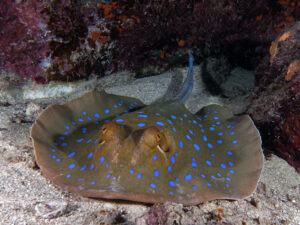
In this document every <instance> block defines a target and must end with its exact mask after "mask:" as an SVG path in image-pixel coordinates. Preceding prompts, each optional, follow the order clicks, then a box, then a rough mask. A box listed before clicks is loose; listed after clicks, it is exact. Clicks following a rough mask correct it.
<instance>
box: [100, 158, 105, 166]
mask: <svg viewBox="0 0 300 225" xmlns="http://www.w3.org/2000/svg"><path fill="white" fill-rule="evenodd" d="M104 161H105V157H104V156H102V157H101V158H100V163H101V164H102V163H104Z"/></svg>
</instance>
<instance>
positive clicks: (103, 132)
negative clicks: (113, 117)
mask: <svg viewBox="0 0 300 225" xmlns="http://www.w3.org/2000/svg"><path fill="white" fill-rule="evenodd" d="M106 132H107V127H106V126H103V127H102V134H106Z"/></svg>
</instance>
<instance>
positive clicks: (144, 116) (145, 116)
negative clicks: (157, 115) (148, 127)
mask: <svg viewBox="0 0 300 225" xmlns="http://www.w3.org/2000/svg"><path fill="white" fill-rule="evenodd" d="M138 117H142V118H147V117H148V115H138Z"/></svg>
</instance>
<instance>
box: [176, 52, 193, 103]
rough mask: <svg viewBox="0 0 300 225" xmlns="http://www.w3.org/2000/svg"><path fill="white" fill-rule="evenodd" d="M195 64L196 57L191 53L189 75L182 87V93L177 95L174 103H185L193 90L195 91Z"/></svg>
mask: <svg viewBox="0 0 300 225" xmlns="http://www.w3.org/2000/svg"><path fill="white" fill-rule="evenodd" d="M193 63H194V57H193V55H192V53H191V52H190V53H189V71H188V75H187V77H186V79H185V81H184V83H183V84H182V86H181V87H180V91H179V92H178V93H177V95H176V96H175V97H174V98H173V101H179V102H184V101H185V100H186V99H187V98H188V97H189V95H190V93H191V91H192V89H193V84H194V80H193V76H194V71H193Z"/></svg>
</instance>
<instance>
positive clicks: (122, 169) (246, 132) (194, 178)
mask: <svg viewBox="0 0 300 225" xmlns="http://www.w3.org/2000/svg"><path fill="white" fill-rule="evenodd" d="M191 77H192V58H191V60H190V70H189V75H188V78H187V79H186V81H185V83H184V84H183V87H182V89H181V91H180V92H179V93H178V95H177V96H175V98H174V100H173V101H170V102H165V103H160V104H154V105H149V106H145V105H143V104H142V103H141V102H140V101H139V100H137V99H133V98H128V97H122V96H116V95H111V94H107V93H105V92H97V91H93V92H91V93H88V94H86V95H84V96H83V97H81V98H79V99H75V100H73V101H71V102H68V103H66V104H64V105H53V106H50V107H49V108H47V109H46V110H45V111H44V112H43V113H42V114H41V115H40V117H39V118H38V119H37V121H36V122H35V124H34V125H33V127H32V131H31V137H32V138H33V142H34V149H35V156H36V160H37V163H38V165H39V166H40V168H41V169H42V172H43V174H44V175H45V176H46V177H47V178H49V179H50V180H51V181H53V182H54V183H55V184H57V185H59V186H62V187H63V188H65V189H67V190H69V191H73V192H77V193H79V194H81V195H83V196H87V197H101V198H110V199H126V200H134V201H140V202H165V201H173V202H178V203H183V204H186V205H193V204H197V203H200V202H203V201H208V200H213V199H240V198H244V197H246V196H249V195H250V194H251V193H252V192H253V191H254V189H255V187H256V185H257V182H258V179H259V176H260V173H261V170H262V166H263V154H262V150H261V141H260V136H259V133H258V131H257V129H256V128H255V126H254V124H253V122H252V121H251V119H250V118H249V117H248V116H246V115H244V116H233V115H232V114H231V113H230V111H228V110H227V109H225V108H224V107H222V106H219V105H210V106H207V107H205V108H203V109H202V110H200V111H199V112H198V113H197V114H192V113H190V112H189V111H188V110H187V109H186V108H185V106H184V104H183V101H184V100H185V99H186V98H187V96H188V94H189V92H190V91H191V87H192V80H191V79H192V78H191Z"/></svg>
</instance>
